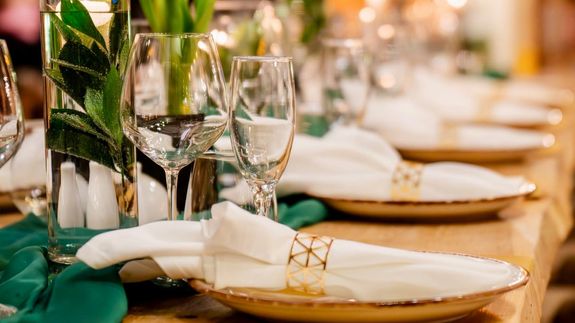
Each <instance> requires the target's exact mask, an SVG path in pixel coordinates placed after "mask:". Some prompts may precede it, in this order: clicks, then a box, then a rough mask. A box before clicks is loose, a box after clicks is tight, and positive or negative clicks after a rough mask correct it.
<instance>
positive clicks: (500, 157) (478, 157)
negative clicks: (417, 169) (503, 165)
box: [397, 145, 554, 163]
mask: <svg viewBox="0 0 575 323" xmlns="http://www.w3.org/2000/svg"><path fill="white" fill-rule="evenodd" d="M553 147H554V145H547V146H541V147H538V148H528V149H511V150H464V149H423V148H400V147H398V148H397V150H398V151H399V153H400V154H401V156H403V158H405V159H409V160H418V161H424V162H440V161H456V162H463V163H499V162H515V161H520V160H523V159H525V158H526V157H528V156H530V155H534V154H542V153H547V152H552V151H553Z"/></svg>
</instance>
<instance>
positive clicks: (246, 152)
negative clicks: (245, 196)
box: [230, 56, 295, 221]
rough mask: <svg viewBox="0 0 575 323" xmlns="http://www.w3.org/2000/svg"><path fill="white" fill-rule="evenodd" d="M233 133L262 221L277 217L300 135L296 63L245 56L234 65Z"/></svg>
mask: <svg viewBox="0 0 575 323" xmlns="http://www.w3.org/2000/svg"><path fill="white" fill-rule="evenodd" d="M231 91H232V93H231V95H232V99H231V113H230V128H231V139H232V147H233V150H234V154H235V156H236V159H237V161H238V166H239V169H240V171H241V173H242V175H243V176H244V178H245V179H246V181H247V183H248V185H249V187H250V189H251V191H252V194H253V196H254V204H255V206H256V210H257V213H258V215H262V216H267V217H270V218H273V219H274V220H276V221H277V220H278V219H277V214H274V212H271V210H272V209H275V208H272V201H273V200H274V199H273V196H274V194H275V187H276V184H277V182H278V180H279V179H280V177H281V175H282V174H283V171H284V169H285V167H286V165H287V162H288V159H289V155H290V152H291V146H292V143H293V138H294V131H295V117H294V115H295V85H294V78H293V66H292V59H291V58H290V57H271V56H266V57H261V56H239V57H234V59H233V61H232V72H231Z"/></svg>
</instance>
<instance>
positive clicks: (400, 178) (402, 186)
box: [391, 161, 423, 201]
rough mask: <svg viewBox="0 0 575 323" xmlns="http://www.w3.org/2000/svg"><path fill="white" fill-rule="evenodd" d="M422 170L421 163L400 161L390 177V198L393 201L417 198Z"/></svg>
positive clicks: (414, 199) (415, 199) (419, 193)
mask: <svg viewBox="0 0 575 323" xmlns="http://www.w3.org/2000/svg"><path fill="white" fill-rule="evenodd" d="M422 172H423V164H420V163H416V162H411V161H400V162H399V163H398V164H397V167H395V171H394V172H393V174H392V177H391V199H392V200H393V201H417V200H419V197H420V195H421V192H420V191H421V189H420V186H421V174H422Z"/></svg>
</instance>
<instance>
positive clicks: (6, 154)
mask: <svg viewBox="0 0 575 323" xmlns="http://www.w3.org/2000/svg"><path fill="white" fill-rule="evenodd" d="M15 77H16V73H14V69H13V67H12V60H11V59H10V53H9V52H8V46H7V45H6V42H5V41H4V40H3V39H0V81H1V85H2V88H1V89H0V167H2V166H4V165H5V164H6V162H8V160H10V158H12V156H14V154H15V153H16V151H17V150H18V148H19V147H20V144H21V143H22V140H23V139H24V114H23V111H22V103H21V102H20V96H19V94H18V88H17V87H16V78H15Z"/></svg>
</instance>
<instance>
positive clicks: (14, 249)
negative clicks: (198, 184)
mask: <svg viewBox="0 0 575 323" xmlns="http://www.w3.org/2000/svg"><path fill="white" fill-rule="evenodd" d="M289 205H290V206H289V207H288V204H284V203H282V204H280V205H279V216H280V222H282V223H284V224H286V225H288V226H290V227H292V228H294V229H298V228H300V227H302V226H306V225H311V224H313V223H316V222H319V221H322V220H323V219H325V218H326V217H327V209H326V207H325V206H324V205H323V204H322V203H321V202H319V201H316V200H303V201H297V202H294V203H289ZM47 240H48V237H47V227H46V224H45V223H44V222H43V221H42V220H41V219H39V218H38V217H36V216H34V215H28V216H27V217H26V218H24V219H23V220H21V221H19V222H17V223H15V224H12V225H10V226H7V227H5V228H3V229H0V303H3V304H8V305H13V306H15V307H17V308H18V313H16V314H15V315H13V316H11V317H9V318H7V319H4V320H0V321H1V322H38V323H40V322H42V323H44V322H47V323H51V322H58V323H66V322H75V323H84V322H86V323H90V322H94V323H100V322H120V321H121V320H122V318H123V317H124V316H125V315H126V313H127V310H128V301H127V298H126V293H125V290H124V288H123V286H122V283H121V282H120V278H119V277H118V269H119V267H117V266H113V267H109V268H106V269H103V270H93V269H91V268H89V267H87V266H86V265H85V264H83V263H77V264H74V265H71V266H69V267H67V268H66V269H64V270H63V271H62V272H61V273H59V274H58V275H55V276H50V275H49V269H48V262H47V260H46V259H47V254H46V243H47Z"/></svg>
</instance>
